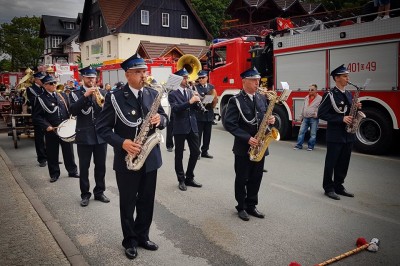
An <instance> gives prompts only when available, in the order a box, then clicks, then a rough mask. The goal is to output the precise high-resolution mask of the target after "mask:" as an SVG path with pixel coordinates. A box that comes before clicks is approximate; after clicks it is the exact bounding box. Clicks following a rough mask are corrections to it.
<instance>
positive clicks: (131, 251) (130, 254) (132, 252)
mask: <svg viewBox="0 0 400 266" xmlns="http://www.w3.org/2000/svg"><path fill="white" fill-rule="evenodd" d="M125 255H126V257H127V258H128V259H130V260H133V259H134V258H136V257H137V249H136V247H133V248H127V249H125Z"/></svg>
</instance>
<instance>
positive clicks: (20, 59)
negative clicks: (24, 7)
mask: <svg viewBox="0 0 400 266" xmlns="http://www.w3.org/2000/svg"><path fill="white" fill-rule="evenodd" d="M39 30H40V18H39V17H35V16H33V17H28V16H26V17H15V18H13V19H12V20H11V23H3V24H1V25H0V53H5V54H8V55H9V56H10V60H11V69H10V70H12V71H18V70H19V69H20V68H25V67H31V68H32V67H36V66H37V64H38V60H39V58H40V56H41V55H42V52H43V39H41V38H39Z"/></svg>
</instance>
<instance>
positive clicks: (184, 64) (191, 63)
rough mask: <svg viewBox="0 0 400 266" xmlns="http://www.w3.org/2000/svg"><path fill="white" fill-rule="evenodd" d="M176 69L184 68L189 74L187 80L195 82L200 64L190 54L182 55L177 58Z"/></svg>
mask: <svg viewBox="0 0 400 266" xmlns="http://www.w3.org/2000/svg"><path fill="white" fill-rule="evenodd" d="M176 68H177V69H182V68H185V69H186V71H187V72H189V80H190V81H195V80H196V79H197V73H198V72H199V71H200V69H201V63H200V61H199V59H197V57H195V56H194V55H191V54H186V55H183V56H181V57H180V58H179V60H178V62H177V63H176Z"/></svg>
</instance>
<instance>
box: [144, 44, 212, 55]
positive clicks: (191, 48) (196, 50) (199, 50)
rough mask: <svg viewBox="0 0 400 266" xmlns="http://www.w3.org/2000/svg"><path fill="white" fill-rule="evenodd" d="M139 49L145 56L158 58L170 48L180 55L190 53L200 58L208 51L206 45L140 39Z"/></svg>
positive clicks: (169, 50) (168, 51)
mask: <svg viewBox="0 0 400 266" xmlns="http://www.w3.org/2000/svg"><path fill="white" fill-rule="evenodd" d="M139 49H141V50H142V51H143V52H144V53H145V54H146V57H147V58H158V57H163V56H166V55H167V54H168V53H170V52H171V51H172V50H174V49H175V50H177V51H179V53H181V54H182V55H185V54H191V55H194V56H196V57H197V58H202V57H203V56H204V55H205V54H206V53H207V51H208V49H209V47H208V46H199V45H188V44H166V43H154V42H149V41H141V42H140V44H139V47H138V50H139Z"/></svg>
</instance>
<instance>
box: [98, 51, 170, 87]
mask: <svg viewBox="0 0 400 266" xmlns="http://www.w3.org/2000/svg"><path fill="white" fill-rule="evenodd" d="M121 62H122V60H110V61H106V62H104V63H103V66H101V67H100V68H99V70H100V76H99V80H100V82H101V83H102V84H106V83H109V84H111V86H113V85H114V84H115V83H117V82H119V81H125V80H126V78H125V71H124V70H123V69H122V68H121ZM146 64H147V66H148V70H149V75H150V76H152V77H153V78H154V79H155V80H156V81H157V82H159V83H165V82H167V80H168V77H169V75H170V74H172V73H174V72H175V71H176V63H175V62H174V61H173V60H172V58H169V57H168V58H155V59H146Z"/></svg>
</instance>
